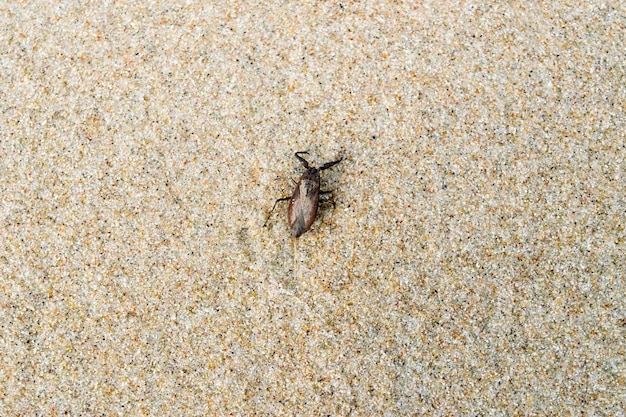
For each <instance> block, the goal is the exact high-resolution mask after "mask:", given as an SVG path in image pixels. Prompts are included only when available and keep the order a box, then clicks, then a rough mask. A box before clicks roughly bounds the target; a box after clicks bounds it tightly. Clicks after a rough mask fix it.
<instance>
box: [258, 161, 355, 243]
mask: <svg viewBox="0 0 626 417" xmlns="http://www.w3.org/2000/svg"><path fill="white" fill-rule="evenodd" d="M305 153H306V154H308V153H309V152H308V151H303V152H296V154H295V155H296V158H298V159H299V160H300V162H302V165H304V167H305V168H306V172H305V173H304V174H302V176H301V177H300V179H299V180H298V183H297V184H296V189H295V190H293V194H292V195H291V197H283V198H279V199H278V200H276V202H275V203H274V207H272V210H271V211H270V216H271V215H272V212H273V211H274V209H275V208H276V204H278V202H279V201H285V200H289V209H288V211H287V222H288V223H289V227H290V228H291V234H292V235H293V237H298V236H300V235H302V234H303V233H304V232H306V231H307V230H309V229H310V228H311V225H312V224H313V222H314V221H315V215H316V214H317V206H318V203H319V198H320V194H326V193H327V192H324V191H320V171H323V170H325V169H328V168H330V167H332V166H334V165H336V164H338V163H339V162H341V161H343V157H341V158H339V159H338V160H336V161H333V162H327V163H325V164H324V165H322V166H321V167H319V168H314V167H311V166H309V163H308V162H307V160H306V159H304V158H303V157H301V156H300V154H305ZM328 192H330V191H328ZM270 216H268V217H267V220H266V221H265V224H267V221H268V220H269V219H270ZM265 224H264V225H263V226H265Z"/></svg>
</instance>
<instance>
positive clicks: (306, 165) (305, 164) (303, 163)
mask: <svg viewBox="0 0 626 417" xmlns="http://www.w3.org/2000/svg"><path fill="white" fill-rule="evenodd" d="M301 153H309V151H302V152H296V158H298V159H299V160H300V162H302V165H304V167H305V168H306V169H309V168H310V167H309V163H308V162H307V160H306V159H304V158H303V157H301V156H300V155H299V154H301Z"/></svg>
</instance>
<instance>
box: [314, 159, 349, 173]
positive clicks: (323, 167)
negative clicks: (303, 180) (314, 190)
mask: <svg viewBox="0 0 626 417" xmlns="http://www.w3.org/2000/svg"><path fill="white" fill-rule="evenodd" d="M341 161H343V156H342V157H341V158H339V159H337V160H336V161H333V162H327V163H325V164H324V165H322V166H321V167H319V168H318V170H319V171H323V170H325V169H328V168H330V167H332V166H333V165H337V164H338V163H339V162H341Z"/></svg>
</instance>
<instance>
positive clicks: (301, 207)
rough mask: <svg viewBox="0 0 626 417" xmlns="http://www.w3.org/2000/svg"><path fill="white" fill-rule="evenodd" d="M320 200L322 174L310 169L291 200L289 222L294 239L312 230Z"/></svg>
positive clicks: (301, 178)
mask: <svg viewBox="0 0 626 417" xmlns="http://www.w3.org/2000/svg"><path fill="white" fill-rule="evenodd" d="M319 199H320V172H319V170H318V169H317V168H309V169H307V171H306V172H305V173H304V174H303V175H302V177H300V181H298V184H297V185H296V189H295V190H293V195H292V196H291V199H290V200H289V210H288V211H287V222H288V223H289V227H291V233H292V234H293V237H298V236H300V235H301V234H302V233H304V232H306V231H307V230H309V229H310V228H311V225H312V224H313V222H314V221H315V216H316V215H317V205H318V203H319Z"/></svg>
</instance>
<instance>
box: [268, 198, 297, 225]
mask: <svg viewBox="0 0 626 417" xmlns="http://www.w3.org/2000/svg"><path fill="white" fill-rule="evenodd" d="M290 198H291V197H283V198H279V199H278V200H276V201H275V202H274V207H272V209H271V210H270V214H269V216H267V219H265V223H263V227H265V225H266V224H267V222H268V221H269V219H270V217H272V212H273V211H274V209H275V208H276V204H278V203H279V202H280V201H286V200H289V199H290Z"/></svg>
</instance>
